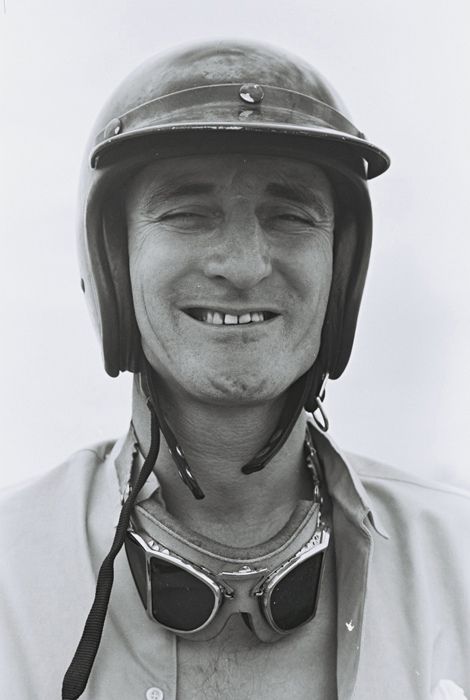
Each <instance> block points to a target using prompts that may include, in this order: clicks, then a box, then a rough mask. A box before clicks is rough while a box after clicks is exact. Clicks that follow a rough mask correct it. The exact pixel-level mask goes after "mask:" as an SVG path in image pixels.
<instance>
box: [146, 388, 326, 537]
mask: <svg viewBox="0 0 470 700" xmlns="http://www.w3.org/2000/svg"><path fill="white" fill-rule="evenodd" d="M160 401H161V404H162V408H163V410H164V414H165V416H166V419H167V421H168V423H169V425H170V427H171V429H172V431H173V432H174V434H175V437H176V440H177V442H178V444H179V445H180V446H181V448H182V449H183V451H184V453H185V456H186V459H187V461H188V463H189V465H190V467H191V471H192V472H193V474H194V476H195V477H196V478H197V480H198V482H199V484H200V486H201V488H202V489H203V491H204V493H205V498H204V499H203V500H196V499H195V498H194V496H193V495H192V493H191V492H190V491H189V489H188V488H187V487H186V486H185V485H184V484H183V482H182V481H181V479H180V477H179V475H178V471H177V468H176V465H175V464H174V462H173V460H172V458H171V456H170V455H169V452H168V449H167V447H166V444H165V442H164V440H162V445H161V448H160V453H159V456H158V459H157V463H156V466H155V471H156V474H157V476H158V480H159V482H160V485H161V488H162V494H163V497H164V499H165V503H166V506H167V508H168V511H169V512H170V513H171V514H172V515H173V516H174V517H177V518H178V519H179V520H180V521H181V522H183V523H184V524H185V525H187V526H188V527H191V528H192V529H193V530H196V531H197V532H200V533H202V534H204V535H206V536H209V537H213V538H214V539H216V540H218V541H220V542H225V543H227V544H228V543H230V544H234V543H235V542H236V543H237V544H239V545H240V546H250V545H252V544H258V543H260V542H262V541H266V540H267V539H269V537H272V536H273V535H274V534H276V532H277V531H278V530H279V529H280V528H281V527H282V526H283V525H284V524H285V522H286V521H287V520H288V518H289V516H290V515H291V513H292V511H293V509H294V507H295V505H296V504H297V502H298V500H299V499H301V498H310V497H311V492H312V487H311V477H310V475H309V474H308V472H307V470H306V468H305V464H304V456H303V443H304V437H305V417H304V416H303V415H301V416H300V417H299V419H298V421H297V423H296V425H295V426H294V429H293V430H292V432H291V434H290V435H289V437H288V439H287V441H286V442H285V444H284V445H283V447H282V448H281V449H280V451H279V452H278V453H277V454H276V455H275V456H274V457H273V459H272V460H271V461H270V462H269V463H268V464H267V465H266V467H265V468H264V469H262V470H261V471H259V472H255V473H253V474H249V475H246V474H243V473H242V472H241V467H242V466H243V465H244V464H246V463H247V462H248V461H249V460H250V459H251V458H252V457H253V456H254V455H255V454H256V453H257V452H258V451H259V450H260V449H261V448H262V447H264V445H265V444H266V443H267V441H268V439H269V437H270V435H271V434H272V433H273V432H274V430H275V428H276V425H277V422H278V419H279V415H280V412H281V410H282V407H283V403H284V401H283V399H281V400H276V401H273V402H270V403H266V404H260V405H254V406H220V405H210V404H207V403H200V402H196V401H194V400H192V399H191V397H188V396H181V395H176V394H171V395H165V396H160ZM132 415H133V423H134V427H135V431H136V434H137V437H138V439H139V443H140V445H141V449H142V451H143V452H144V454H147V452H148V449H149V447H150V415H149V410H148V408H147V406H146V402H145V397H144V396H143V394H142V391H141V389H140V386H139V382H138V381H135V382H134V393H133V414H132Z"/></svg>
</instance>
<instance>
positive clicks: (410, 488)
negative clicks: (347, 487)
mask: <svg viewBox="0 0 470 700" xmlns="http://www.w3.org/2000/svg"><path fill="white" fill-rule="evenodd" d="M344 457H345V459H346V460H347V462H348V463H349V465H350V466H351V467H352V468H353V469H354V471H355V472H356V474H357V475H358V476H359V479H360V480H361V482H362V484H363V486H364V488H365V490H366V492H367V494H368V495H369V497H370V499H371V503H372V507H373V508H375V509H378V510H379V513H380V516H381V518H383V520H384V521H388V526H389V527H390V526H393V525H394V524H395V523H396V522H398V523H400V524H403V523H406V524H407V527H408V528H409V527H410V526H412V525H413V523H415V524H417V523H421V524H425V525H427V526H428V527H429V528H430V529H431V530H433V529H434V528H438V529H439V530H440V531H441V532H442V531H443V530H445V529H447V528H450V529H454V530H455V527H456V526H458V527H461V528H463V529H464V530H465V531H466V532H468V533H469V534H470V491H467V490H466V489H462V488H458V487H456V486H452V485H450V484H444V483H440V482H437V481H432V480H428V479H423V478H421V477H419V476H416V475H414V474H412V473H410V472H407V471H403V470H401V469H397V468H395V467H392V466H389V465H387V464H383V463H381V462H378V461H376V460H373V459H369V458H367V457H362V456H360V455H356V454H351V453H344ZM461 534H462V533H461Z"/></svg>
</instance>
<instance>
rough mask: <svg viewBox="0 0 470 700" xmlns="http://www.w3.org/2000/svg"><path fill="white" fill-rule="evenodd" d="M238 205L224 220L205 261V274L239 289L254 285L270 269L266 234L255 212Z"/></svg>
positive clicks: (269, 271)
mask: <svg viewBox="0 0 470 700" xmlns="http://www.w3.org/2000/svg"><path fill="white" fill-rule="evenodd" d="M242 209H243V207H241V208H240V209H239V210H238V211H237V212H236V213H234V214H232V215H231V216H230V218H228V219H227V221H226V222H225V224H224V226H223V229H222V230H221V231H220V238H219V240H218V241H217V243H215V244H213V246H212V247H211V250H210V252H209V254H208V256H207V259H206V263H205V270H204V271H205V274H206V276H207V277H211V278H220V279H225V280H227V281H228V282H230V284H231V285H233V286H234V287H236V288H237V289H240V290H248V289H252V288H253V287H255V286H256V285H257V284H259V283H260V282H261V281H262V280H263V279H265V278H266V277H268V276H269V275H270V274H271V271H272V265H271V254H270V248H269V243H268V241H267V240H266V235H265V233H264V231H263V229H262V227H261V225H260V224H259V221H258V219H257V217H256V215H255V213H254V212H247V211H243V210H242Z"/></svg>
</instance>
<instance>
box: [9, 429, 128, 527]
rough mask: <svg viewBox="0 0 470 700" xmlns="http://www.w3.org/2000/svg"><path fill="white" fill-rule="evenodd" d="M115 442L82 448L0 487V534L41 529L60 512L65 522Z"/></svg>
mask: <svg viewBox="0 0 470 700" xmlns="http://www.w3.org/2000/svg"><path fill="white" fill-rule="evenodd" d="M113 444H114V442H113V441H109V442H103V443H99V444H96V445H92V446H90V447H86V448H84V449H81V450H79V451H77V452H75V453H74V454H72V455H71V456H70V457H69V458H68V459H67V460H66V461H65V462H63V463H62V464H61V465H59V466H57V467H55V468H54V469H51V470H50V471H48V472H46V473H45V474H42V475H41V476H39V477H36V478H34V479H31V480H29V481H26V482H24V483H21V484H18V485H14V486H10V487H7V488H4V489H2V490H0V538H1V536H2V533H3V535H6V536H7V537H8V535H9V534H10V533H11V532H16V533H18V532H21V531H23V530H25V529H28V530H29V532H30V533H32V532H34V531H37V530H41V529H43V528H44V527H45V526H46V525H47V523H53V522H56V517H57V516H59V515H60V517H61V521H63V524H64V525H66V521H67V519H66V518H64V516H66V513H67V512H70V509H72V510H74V509H76V508H78V507H80V506H79V504H80V503H82V504H83V502H84V501H86V500H87V498H88V497H89V493H90V491H91V490H93V486H94V483H95V482H96V480H97V479H99V475H100V471H102V470H100V467H102V466H103V465H104V463H105V459H106V456H107V455H108V454H109V453H110V451H111V449H112V447H113ZM55 516H56V517H55Z"/></svg>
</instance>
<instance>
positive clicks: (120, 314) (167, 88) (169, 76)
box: [79, 41, 389, 407]
mask: <svg viewBox="0 0 470 700" xmlns="http://www.w3.org/2000/svg"><path fill="white" fill-rule="evenodd" d="M226 152H233V153H235V152H250V153H256V154H259V155H263V154H269V155H284V156H289V157H294V158H301V159H304V160H309V161H312V162H314V163H316V164H318V165H320V166H321V167H323V169H324V170H325V171H327V174H328V175H329V176H330V178H331V180H332V183H333V187H334V192H335V198H336V205H335V219H336V224H335V235H334V262H333V280H332V288H331V292H330V298H329V302H328V308H327V312H326V317H325V321H324V325H323V330H322V340H321V348H320V352H319V355H318V358H317V359H316V361H315V366H316V367H317V369H318V371H317V372H316V374H317V376H318V377H320V378H321V377H322V376H323V375H325V374H326V373H328V374H329V375H330V377H331V378H333V379H335V378H337V377H339V376H340V375H341V373H342V372H343V370H344V368H345V367H346V364H347V362H348V360H349V356H350V352H351V347H352V343H353V339H354V333H355V328H356V321H357V314H358V310H359V305H360V301H361V296H362V291H363V287H364V281H365V276H366V271H367V266H368V260H369V253H370V245H371V232H372V218H371V210H370V199H369V194H368V188H367V180H368V179H371V178H373V177H376V176H377V175H380V174H381V173H383V172H384V171H385V170H386V169H387V168H388V166H389V159H388V156H387V155H386V154H385V153H384V152H383V151H382V150H380V149H379V148H377V147H376V146H374V145H373V144H371V143H370V142H369V141H367V140H366V138H365V136H364V134H363V133H361V132H360V131H359V130H358V129H357V128H356V127H355V126H354V125H353V124H352V122H351V121H350V119H349V118H348V116H347V113H346V110H345V107H344V106H343V104H342V103H341V101H340V99H339V97H338V96H337V95H336V94H335V93H334V91H333V90H332V88H331V87H330V86H329V85H328V84H327V82H326V81H325V80H324V78H323V77H322V76H321V75H320V74H319V73H318V72H317V71H316V70H315V69H314V68H312V67H311V66H309V65H308V64H306V63H304V62H303V61H301V60H300V59H298V58H297V57H295V56H292V55H289V54H287V53H284V52H282V51H279V50H278V49H273V48H271V47H268V46H265V45H260V44H258V43H249V42H239V41H218V42H210V43H203V44H196V45H190V46H185V47H183V48H180V49H178V50H176V51H173V52H171V53H167V54H165V55H163V56H157V57H153V58H151V59H150V60H149V61H147V62H146V63H144V64H143V65H142V66H140V67H138V68H137V69H136V70H135V71H134V72H133V73H131V74H130V75H129V76H128V77H127V78H126V79H125V80H124V82H123V83H122V84H121V85H120V86H119V87H118V88H117V90H116V91H115V92H114V93H113V94H112V96H111V97H110V99H109V100H108V102H107V103H106V105H105V107H104V109H103V110H102V112H101V114H100V115H99V117H98V119H97V122H96V124H95V127H94V129H93V133H92V136H91V142H90V144H89V153H88V154H87V158H86V160H85V162H84V165H83V173H82V175H83V176H82V184H81V199H82V206H81V219H80V229H79V251H80V262H81V276H82V289H83V290H84V292H85V296H86V298H87V301H88V303H89V306H90V308H91V312H92V315H93V318H94V320H95V323H96V327H97V330H98V334H99V337H100V338H101V342H102V349H103V355H104V362H105V367H106V371H107V372H108V374H110V375H111V376H117V375H118V374H119V372H120V371H124V370H130V371H131V372H140V371H142V367H143V353H142V350H141V344H140V336H139V331H138V328H137V323H136V320H135V314H134V309H133V303H132V293H131V286H130V278H129V265H128V257H127V256H128V254H127V237H126V223H125V216H124V211H123V201H124V188H125V186H126V182H127V181H128V179H129V178H130V177H132V175H133V174H134V173H136V172H137V171H138V170H139V169H141V168H142V167H144V166H145V165H146V164H148V163H149V162H152V161H155V160H157V159H160V158H165V157H172V156H176V155H192V154H201V153H207V154H213V153H226ZM314 359H315V358H312V363H313V360H314ZM318 386H319V381H317V382H314V386H312V389H311V391H310V394H311V395H310V397H309V398H307V401H306V405H307V407H308V404H310V405H314V404H313V403H312V402H313V400H314V396H316V392H318ZM312 392H313V394H312Z"/></svg>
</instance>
